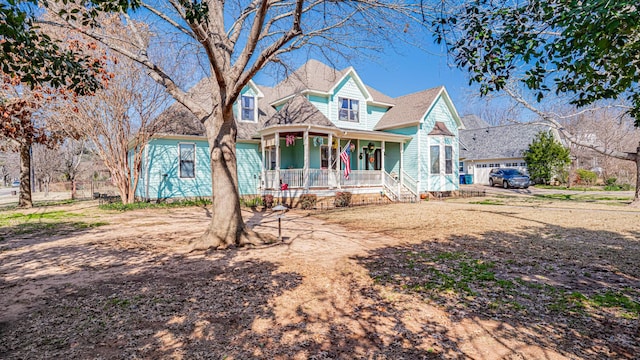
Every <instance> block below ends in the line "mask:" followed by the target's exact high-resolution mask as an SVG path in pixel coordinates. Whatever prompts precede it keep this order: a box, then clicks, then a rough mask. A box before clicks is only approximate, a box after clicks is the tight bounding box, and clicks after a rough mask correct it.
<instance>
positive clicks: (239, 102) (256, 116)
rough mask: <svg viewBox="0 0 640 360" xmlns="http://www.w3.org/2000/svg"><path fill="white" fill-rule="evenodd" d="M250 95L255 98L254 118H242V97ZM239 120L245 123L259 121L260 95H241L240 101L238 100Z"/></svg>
mask: <svg viewBox="0 0 640 360" xmlns="http://www.w3.org/2000/svg"><path fill="white" fill-rule="evenodd" d="M244 97H250V98H253V120H244V119H243V118H242V98H244ZM238 115H239V116H238V118H239V119H238V121H240V122H245V123H254V124H257V123H258V96H256V95H240V101H238Z"/></svg>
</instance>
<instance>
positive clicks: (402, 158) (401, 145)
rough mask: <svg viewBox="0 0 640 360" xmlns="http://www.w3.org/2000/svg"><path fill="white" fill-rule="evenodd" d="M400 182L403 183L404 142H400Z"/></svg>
mask: <svg viewBox="0 0 640 360" xmlns="http://www.w3.org/2000/svg"><path fill="white" fill-rule="evenodd" d="M399 175H400V184H401V185H404V142H401V143H400V174H399Z"/></svg>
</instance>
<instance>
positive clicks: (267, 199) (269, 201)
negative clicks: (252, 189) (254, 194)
mask: <svg viewBox="0 0 640 360" xmlns="http://www.w3.org/2000/svg"><path fill="white" fill-rule="evenodd" d="M262 203H263V204H264V206H265V207H266V208H267V209H271V208H272V207H273V195H271V194H267V195H265V196H263V197H262Z"/></svg>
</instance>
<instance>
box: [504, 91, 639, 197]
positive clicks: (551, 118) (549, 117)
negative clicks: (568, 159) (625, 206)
mask: <svg viewBox="0 0 640 360" xmlns="http://www.w3.org/2000/svg"><path fill="white" fill-rule="evenodd" d="M503 90H504V91H505V92H506V93H507V94H508V95H509V96H511V97H512V98H513V99H514V100H515V101H516V102H518V103H519V104H520V105H522V106H523V107H524V108H526V109H528V110H530V111H531V112H533V113H534V114H536V115H537V116H539V118H540V121H542V122H544V123H546V124H548V125H549V126H551V127H553V128H555V129H558V131H559V132H560V134H561V135H562V136H563V137H564V138H565V139H566V140H567V141H568V142H570V143H571V144H573V145H575V146H578V147H581V148H585V149H590V150H593V151H595V152H597V153H599V154H602V155H604V156H607V157H611V158H615V159H619V160H625V161H631V162H633V163H635V168H636V190H635V196H634V201H633V203H632V205H633V206H640V146H638V147H636V148H635V149H634V151H630V150H629V148H626V149H627V150H622V149H620V150H619V149H617V148H616V147H615V146H614V144H611V143H609V144H606V143H605V142H603V141H602V139H600V140H598V141H595V139H593V138H591V137H584V136H580V135H576V134H574V133H572V132H571V131H570V130H569V129H568V128H567V127H565V126H564V124H563V122H565V121H567V119H571V118H575V119H580V118H585V117H589V116H591V115H590V114H593V113H594V112H595V111H603V109H606V108H614V109H620V110H628V108H627V107H626V106H624V105H621V104H619V103H617V104H614V105H602V106H598V107H592V108H584V109H581V110H579V111H577V112H574V113H572V114H560V113H557V112H555V111H552V110H544V109H542V107H540V106H535V105H534V103H533V102H532V101H529V100H528V99H527V98H526V97H525V96H524V95H523V94H522V93H521V92H519V91H518V90H517V88H516V87H514V86H513V85H512V83H511V84H509V85H507V86H505V87H504V89H503ZM598 126H602V124H598ZM626 146H631V147H632V146H633V145H626ZM636 146H637V145H636Z"/></svg>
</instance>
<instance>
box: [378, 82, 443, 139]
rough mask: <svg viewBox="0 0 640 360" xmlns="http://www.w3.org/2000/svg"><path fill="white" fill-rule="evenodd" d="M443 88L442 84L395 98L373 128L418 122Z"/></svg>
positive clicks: (402, 125)
mask: <svg viewBox="0 0 640 360" xmlns="http://www.w3.org/2000/svg"><path fill="white" fill-rule="evenodd" d="M443 90H444V86H439V87H436V88H432V89H427V90H423V91H419V92H416V93H413V94H409V95H404V96H400V97H398V98H396V99H395V106H394V107H392V108H391V109H390V110H389V111H387V112H386V113H385V114H384V115H383V116H382V119H380V121H379V122H378V124H376V126H375V128H374V130H385V129H393V128H401V127H406V126H411V125H417V124H419V123H420V121H421V120H422V118H423V117H424V116H425V115H426V113H427V111H428V110H429V109H430V108H431V106H433V104H434V102H435V101H436V99H437V98H438V96H439V95H440V93H441V92H442V91H443Z"/></svg>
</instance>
